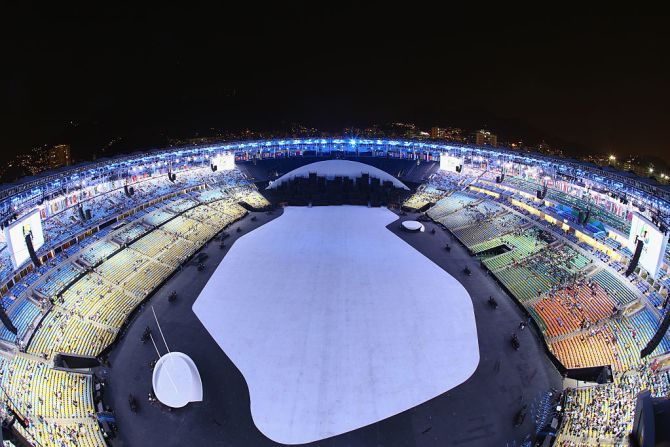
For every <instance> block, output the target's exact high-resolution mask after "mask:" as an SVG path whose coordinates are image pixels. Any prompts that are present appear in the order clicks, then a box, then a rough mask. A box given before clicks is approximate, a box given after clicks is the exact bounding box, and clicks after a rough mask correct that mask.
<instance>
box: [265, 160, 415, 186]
mask: <svg viewBox="0 0 670 447" xmlns="http://www.w3.org/2000/svg"><path fill="white" fill-rule="evenodd" d="M314 172H315V173H316V175H317V176H319V177H326V178H328V179H333V178H335V177H340V176H341V177H349V178H355V179H358V178H360V177H361V176H362V175H363V174H369V175H370V178H378V179H379V181H380V182H381V183H384V182H385V181H391V182H393V186H395V187H396V188H401V189H406V190H409V188H408V187H407V186H406V185H405V184H404V183H403V182H401V181H400V180H398V179H397V178H395V177H393V176H392V175H391V174H389V173H388V172H384V171H382V170H381V169H379V168H375V167H374V166H370V165H367V164H365V163H360V162H358V161H351V160H326V161H317V162H315V163H310V164H308V165H305V166H300V167H299V168H297V169H294V170H292V171H291V172H288V173H286V174H284V175H282V176H281V177H279V178H278V179H277V180H275V181H274V182H272V183H270V185H269V186H268V187H267V188H266V189H275V188H277V187H278V186H279V185H281V184H283V183H285V182H287V181H289V180H293V179H294V178H296V177H305V178H306V177H309V174H311V173H314Z"/></svg>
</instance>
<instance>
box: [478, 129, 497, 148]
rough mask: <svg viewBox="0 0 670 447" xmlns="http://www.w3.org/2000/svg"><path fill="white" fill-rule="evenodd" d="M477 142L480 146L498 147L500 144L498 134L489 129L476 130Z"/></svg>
mask: <svg viewBox="0 0 670 447" xmlns="http://www.w3.org/2000/svg"><path fill="white" fill-rule="evenodd" d="M475 144H476V145H478V146H493V147H496V146H497V145H498V136H497V135H496V134H493V133H491V132H489V131H488V130H483V129H481V130H478V131H477V132H475Z"/></svg>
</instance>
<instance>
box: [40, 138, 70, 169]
mask: <svg viewBox="0 0 670 447" xmlns="http://www.w3.org/2000/svg"><path fill="white" fill-rule="evenodd" d="M71 164H72V156H71V153H70V145H69V144H57V145H56V146H53V147H51V148H49V149H47V151H46V153H45V154H44V159H43V162H42V169H41V170H48V169H56V168H60V167H62V166H70V165H71Z"/></svg>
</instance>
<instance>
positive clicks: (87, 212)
mask: <svg viewBox="0 0 670 447" xmlns="http://www.w3.org/2000/svg"><path fill="white" fill-rule="evenodd" d="M86 220H91V210H90V209H87V210H86Z"/></svg>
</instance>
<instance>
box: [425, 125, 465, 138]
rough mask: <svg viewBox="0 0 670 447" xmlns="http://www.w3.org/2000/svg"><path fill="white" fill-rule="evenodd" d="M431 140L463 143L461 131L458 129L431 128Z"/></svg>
mask: <svg viewBox="0 0 670 447" xmlns="http://www.w3.org/2000/svg"><path fill="white" fill-rule="evenodd" d="M430 138H432V139H433V140H449V141H463V131H462V130H461V129H459V128H458V127H433V128H431V129H430Z"/></svg>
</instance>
